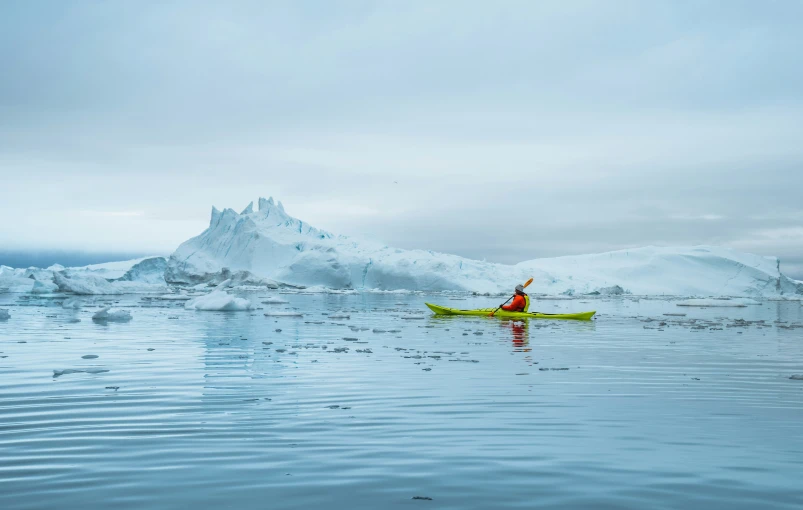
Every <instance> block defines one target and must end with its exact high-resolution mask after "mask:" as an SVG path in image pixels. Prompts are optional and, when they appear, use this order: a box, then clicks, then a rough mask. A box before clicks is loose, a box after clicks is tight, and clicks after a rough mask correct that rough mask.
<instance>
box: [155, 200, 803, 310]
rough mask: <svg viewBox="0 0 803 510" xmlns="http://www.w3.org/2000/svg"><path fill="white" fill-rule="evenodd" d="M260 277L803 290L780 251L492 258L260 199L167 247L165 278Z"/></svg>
mask: <svg viewBox="0 0 803 510" xmlns="http://www.w3.org/2000/svg"><path fill="white" fill-rule="evenodd" d="M237 274H239V275H249V277H251V278H253V279H255V280H256V281H260V279H263V280H262V281H269V282H282V283H284V284H291V285H297V286H322V287H327V288H332V289H359V290H368V289H379V290H398V289H409V290H423V291H450V290H454V291H474V292H483V293H484V292H490V293H498V292H507V291H509V290H510V289H511V288H513V287H514V286H515V285H516V284H517V283H520V282H523V281H525V280H527V279H528V278H530V277H533V278H534V283H533V285H532V286H531V287H530V291H531V293H542V294H555V295H556V294H566V295H580V294H600V295H621V294H635V295H667V296H777V295H783V294H803V285H801V284H800V283H799V282H796V281H794V280H791V279H789V278H787V277H786V276H784V275H783V274H781V272H780V270H779V262H778V259H776V258H775V257H761V256H757V255H750V254H745V253H739V252H736V251H733V250H729V249H727V248H720V247H709V246H696V247H681V248H662V247H653V246H650V247H645V248H637V249H631V250H620V251H614V252H608V253H601V254H594V255H581V256H570V257H557V258H550V259H534V260H529V261H525V262H521V263H519V264H516V265H504V264H495V263H491V262H484V261H477V260H471V259H466V258H463V257H458V256H455V255H448V254H443V253H436V252H432V251H423V250H400V249H395V248H391V247H388V246H385V245H382V244H380V243H376V242H372V241H363V240H357V239H353V238H350V237H346V236H339V235H334V234H331V233H329V232H326V231H323V230H319V229H317V228H315V227H313V226H311V225H309V224H307V223H305V222H303V221H301V220H299V219H296V218H293V217H292V216H290V215H288V214H287V213H286V212H285V210H284V207H283V206H282V204H281V202H274V201H273V199H272V198H270V199H268V200H265V199H263V198H260V199H259V205H258V209H257V210H254V208H253V203H252V204H249V206H248V207H246V209H245V210H244V211H243V212H241V213H239V214H238V213H237V212H235V211H234V210H232V209H224V210H223V211H222V212H221V211H219V210H217V209H216V208H212V217H211V220H210V223H209V228H208V229H206V230H205V231H204V232H203V233H201V234H200V235H199V236H197V237H194V238H192V239H190V240H188V241H186V242H184V243H183V244H182V245H181V246H179V248H178V249H177V250H176V251H175V253H173V254H172V255H171V256H170V259H169V260H168V262H167V269H166V271H165V280H166V281H167V282H169V283H179V284H193V285H195V284H198V283H203V282H221V281H223V280H226V279H231V278H232V275H237Z"/></svg>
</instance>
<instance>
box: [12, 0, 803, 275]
mask: <svg viewBox="0 0 803 510" xmlns="http://www.w3.org/2000/svg"><path fill="white" fill-rule="evenodd" d="M801 15H803V6H801V5H797V4H795V3H786V4H782V5H780V4H779V5H776V6H774V7H773V9H766V8H763V7H762V6H757V5H755V4H752V3H749V2H745V3H740V2H734V3H731V4H729V6H728V9H723V8H722V6H721V5H717V4H699V3H694V4H686V3H677V2H651V3H649V4H645V3H643V2H636V1H619V2H606V3H599V2H582V1H575V2H505V3H502V4H499V5H494V6H491V5H489V4H470V3H465V2H457V1H454V2H448V1H447V2H434V3H412V4H409V3H408V4H400V3H397V2H369V3H360V2H357V3H348V4H326V3H321V2H312V3H310V2H293V3H292V4H285V5H280V4H275V3H264V2H256V1H241V2H233V3H230V4H226V5H223V4H220V3H217V2H202V1H192V2H190V1H178V2H170V3H163V4H149V5H137V7H136V8H133V7H131V6H129V5H126V4H119V3H104V4H100V5H99V4H97V3H96V2H81V1H77V2H69V3H63V2H52V3H51V4H49V6H48V8H41V7H40V6H34V5H32V4H31V5H29V4H25V3H16V4H14V5H13V6H12V5H11V4H9V5H3V6H2V7H0V67H2V69H4V70H5V72H4V79H3V80H0V180H1V182H2V186H0V214H2V217H4V218H12V220H8V221H4V222H2V223H0V244H3V245H6V246H9V245H14V246H15V247H18V248H26V247H48V248H63V247H65V246H63V245H65V244H68V245H70V247H73V246H75V247H84V246H92V247H94V248H95V249H98V250H114V249H126V250H136V251H147V250H154V251H156V250H159V251H165V250H168V251H169V250H170V249H172V248H173V247H175V246H177V245H178V244H179V243H180V242H182V241H183V240H185V239H186V238H187V237H189V236H191V235H195V234H197V233H199V232H200V231H201V230H202V229H203V228H204V227H205V224H206V223H207V222H208V214H209V208H210V207H211V206H212V205H217V206H218V207H235V208H242V207H243V206H244V205H245V204H247V203H248V201H250V200H252V199H254V198H255V197H256V196H258V195H274V196H276V197H278V198H280V199H281V200H283V202H284V203H285V205H286V206H287V208H288V211H289V212H290V213H291V214H294V215H296V216H298V217H300V218H302V219H304V220H305V221H308V222H310V223H312V224H315V225H316V226H319V227H321V228H325V229H328V230H331V231H334V232H344V233H347V234H354V235H363V236H368V237H371V238H381V239H383V240H385V241H386V242H388V243H390V244H393V245H399V246H400V247H405V248H428V249H429V248H431V249H437V250H441V251H448V252H458V253H461V254H464V255H468V256H472V257H477V258H488V259H490V260H499V261H504V262H517V261H519V260H523V259H527V258H532V257H535V256H548V255H560V254H569V253H582V252H591V251H603V250H608V249H617V248H624V247H632V246H639V245H646V244H700V243H710V244H725V245H728V246H734V247H739V246H740V247H743V249H748V250H750V251H755V252H758V253H762V254H766V255H771V254H778V255H781V256H782V257H786V258H790V257H794V256H795V254H800V253H803V241H801V240H799V239H797V238H796V237H794V236H792V237H788V238H787V237H783V236H778V235H769V234H767V232H773V231H774V230H773V229H776V230H777V229H789V228H794V227H795V226H796V225H800V221H801V218H803V206H801V205H800V203H801V202H800V192H799V190H800V189H803V172H801V171H800V168H801V165H803V146H801V144H800V143H799V138H800V132H801V131H803V93H801V90H803V61H802V60H803V55H801V53H800V52H799V51H797V48H799V47H800V45H801V43H803V35H801V31H800V30H799V22H797V21H796V20H799V19H801ZM19 211H26V214H19ZM98 232H103V233H104V234H103V235H102V236H99V235H98Z"/></svg>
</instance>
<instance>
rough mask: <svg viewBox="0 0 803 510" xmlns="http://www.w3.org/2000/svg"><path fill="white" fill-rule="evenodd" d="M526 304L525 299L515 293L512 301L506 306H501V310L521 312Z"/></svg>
mask: <svg viewBox="0 0 803 510" xmlns="http://www.w3.org/2000/svg"><path fill="white" fill-rule="evenodd" d="M526 306H527V300H526V299H525V298H524V296H522V295H521V294H516V296H515V297H514V298H513V302H512V303H510V304H509V305H507V306H503V307H502V310H506V311H508V312H523V311H524V310H525V308H526Z"/></svg>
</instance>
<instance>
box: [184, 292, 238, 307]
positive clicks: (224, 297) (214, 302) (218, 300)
mask: <svg viewBox="0 0 803 510" xmlns="http://www.w3.org/2000/svg"><path fill="white" fill-rule="evenodd" d="M252 307H253V305H252V304H251V302H250V301H249V300H247V299H244V298H238V297H235V296H232V295H231V294H229V293H228V292H226V291H225V290H217V289H216V290H214V291H212V292H210V293H209V294H205V295H203V296H198V297H196V298H193V299H191V300H189V301H187V302H186V303H185V304H184V308H186V309H187V310H203V311H207V312H209V311H211V312H237V311H245V310H250V309H251V308H252Z"/></svg>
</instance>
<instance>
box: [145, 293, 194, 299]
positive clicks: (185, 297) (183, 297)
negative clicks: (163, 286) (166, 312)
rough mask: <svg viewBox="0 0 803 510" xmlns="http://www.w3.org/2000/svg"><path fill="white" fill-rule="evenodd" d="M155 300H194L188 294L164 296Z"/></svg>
mask: <svg viewBox="0 0 803 510" xmlns="http://www.w3.org/2000/svg"><path fill="white" fill-rule="evenodd" d="M153 299H158V300H160V301H189V300H190V299H192V298H191V297H190V296H188V295H186V294H162V295H161V296H156V297H155V298H153Z"/></svg>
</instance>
